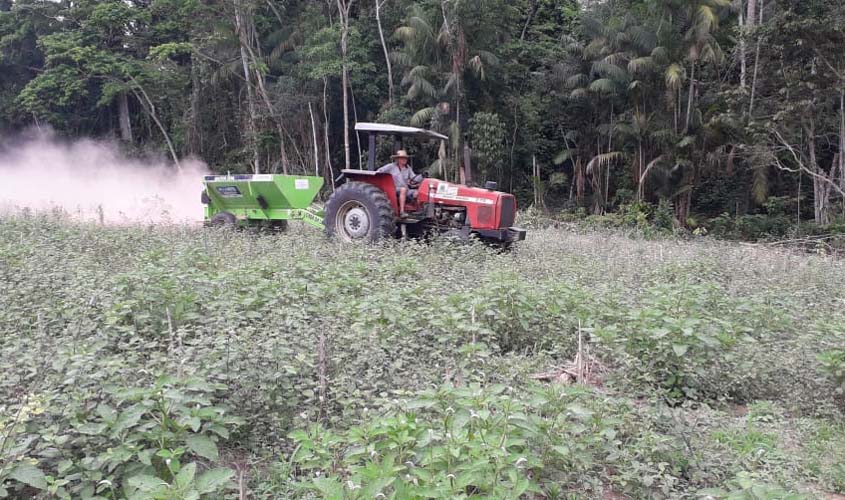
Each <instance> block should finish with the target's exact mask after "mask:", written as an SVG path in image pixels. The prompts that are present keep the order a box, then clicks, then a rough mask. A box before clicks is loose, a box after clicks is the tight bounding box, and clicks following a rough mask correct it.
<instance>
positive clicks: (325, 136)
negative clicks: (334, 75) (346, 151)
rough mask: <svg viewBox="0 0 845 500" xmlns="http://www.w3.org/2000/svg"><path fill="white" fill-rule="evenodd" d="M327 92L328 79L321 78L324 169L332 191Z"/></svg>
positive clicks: (332, 175) (332, 169) (332, 171)
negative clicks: (327, 174) (326, 170)
mask: <svg viewBox="0 0 845 500" xmlns="http://www.w3.org/2000/svg"><path fill="white" fill-rule="evenodd" d="M328 91H329V78H328V77H323V122H324V124H325V126H324V127H323V131H324V134H323V139H324V140H325V142H326V144H325V148H326V168H327V169H328V170H329V184H331V186H332V190H334V168H333V167H332V155H331V151H330V150H329V99H328Z"/></svg>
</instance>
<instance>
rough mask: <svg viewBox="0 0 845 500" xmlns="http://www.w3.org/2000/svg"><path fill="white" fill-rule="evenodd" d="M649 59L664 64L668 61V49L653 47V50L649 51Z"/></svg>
mask: <svg viewBox="0 0 845 500" xmlns="http://www.w3.org/2000/svg"><path fill="white" fill-rule="evenodd" d="M651 57H652V59H654V61H655V62H658V63H665V62H666V61H668V60H669V49H667V48H666V47H663V46H660V47H655V48H654V50H652V51H651Z"/></svg>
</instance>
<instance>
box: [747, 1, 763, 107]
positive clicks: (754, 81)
mask: <svg viewBox="0 0 845 500" xmlns="http://www.w3.org/2000/svg"><path fill="white" fill-rule="evenodd" d="M757 1H758V0H749V4H748V13H749V18H748V23H749V25H751V26H753V25H754V21H753V20H754V19H755V18H754V17H751V14H752V10H751V4H752V3H753V4H755V8H756V2H757ZM763 1H764V0H759V2H760V19H759V24H760V25H762V24H763ZM762 38H763V37H762V35H757V50H756V51H755V54H754V76H753V77H752V81H751V100H750V101H749V103H748V116H749V117H753V116H754V98H755V95H756V93H757V74H758V73H759V71H760V45H761V44H762V41H763V40H762Z"/></svg>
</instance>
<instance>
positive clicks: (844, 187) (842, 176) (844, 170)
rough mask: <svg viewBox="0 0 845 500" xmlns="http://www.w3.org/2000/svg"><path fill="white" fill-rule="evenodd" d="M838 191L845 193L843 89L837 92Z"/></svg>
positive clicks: (844, 206) (844, 212)
mask: <svg viewBox="0 0 845 500" xmlns="http://www.w3.org/2000/svg"><path fill="white" fill-rule="evenodd" d="M839 190H840V192H843V191H845V88H843V89H840V90H839ZM842 217H843V218H845V194H843V195H842Z"/></svg>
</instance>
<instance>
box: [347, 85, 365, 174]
mask: <svg viewBox="0 0 845 500" xmlns="http://www.w3.org/2000/svg"><path fill="white" fill-rule="evenodd" d="M349 95H350V96H351V97H352V117H353V118H355V123H358V105H357V104H355V89H353V88H352V85H349ZM355 144H356V145H357V146H358V169H359V170H363V169H364V166H363V165H362V163H361V157H362V156H363V153H362V152H361V134H359V133H358V131H357V130H356V131H355Z"/></svg>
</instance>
